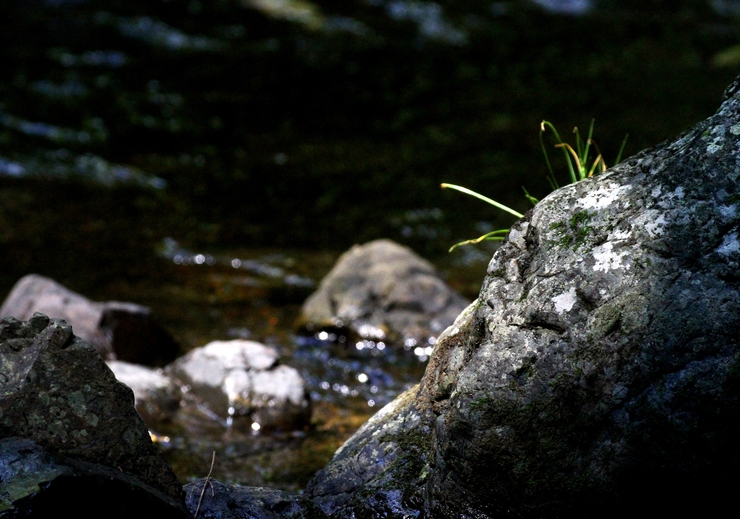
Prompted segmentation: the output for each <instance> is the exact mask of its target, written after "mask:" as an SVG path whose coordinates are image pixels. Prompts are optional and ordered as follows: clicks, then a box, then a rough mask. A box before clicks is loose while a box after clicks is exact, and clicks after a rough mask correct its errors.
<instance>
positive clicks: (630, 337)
mask: <svg viewBox="0 0 740 519" xmlns="http://www.w3.org/2000/svg"><path fill="white" fill-rule="evenodd" d="M738 329H740V78H738V80H736V81H735V83H733V85H732V86H731V87H730V88H729V89H728V90H727V93H726V97H725V100H724V102H723V104H722V106H721V107H720V109H719V111H718V112H717V113H716V114H715V115H714V116H713V117H711V118H709V119H707V120H706V121H703V122H702V123H700V124H698V125H697V126H696V127H694V128H693V129H691V130H689V131H687V132H686V133H684V134H683V135H681V136H680V137H678V138H677V139H675V140H673V141H670V142H667V143H664V144H661V145H659V146H657V147H656V148H653V149H651V150H648V151H645V152H642V153H640V154H638V155H636V156H634V157H633V158H631V159H630V160H628V161H626V162H624V163H622V164H620V165H619V166H617V167H615V168H612V169H611V170H609V171H608V172H606V173H604V174H602V175H599V176H597V177H595V178H590V179H587V180H584V181H581V182H578V183H576V184H573V185H569V186H566V187H564V188H562V189H559V190H558V191H556V192H554V193H552V194H551V195H550V196H548V197H547V198H545V199H544V200H542V201H541V202H540V203H539V204H537V206H536V207H535V208H534V209H533V210H532V211H530V212H529V213H527V215H525V217H524V218H522V219H521V220H520V221H518V222H517V223H516V224H515V225H514V226H513V227H512V229H511V232H510V233H509V236H508V238H507V240H506V241H505V242H504V243H503V245H502V247H501V248H500V249H499V250H498V251H497V252H496V253H495V255H494V257H493V259H492V260H491V262H490V265H489V268H488V275H487V277H486V279H485V281H484V284H483V287H482V289H481V292H480V296H479V298H478V300H477V301H476V302H474V303H473V304H472V305H471V306H470V307H468V309H467V310H466V311H465V312H463V313H462V314H461V315H460V316H459V318H458V320H457V321H456V323H455V324H454V325H453V326H451V327H450V328H448V329H447V330H446V331H445V333H444V334H442V336H441V337H440V338H439V340H438V342H437V345H436V347H435V350H434V352H433V354H432V357H431V359H430V363H429V365H428V367H427V370H426V373H425V375H424V378H423V380H422V382H421V386H420V388H419V389H417V390H412V391H411V393H406V394H404V395H403V396H401V397H399V399H398V400H396V401H395V402H393V403H391V404H389V406H388V407H387V408H385V409H384V410H382V411H381V412H380V413H379V415H378V416H376V417H375V418H373V419H372V420H371V421H370V422H368V424H367V425H366V426H365V427H363V428H362V429H361V430H360V431H358V433H357V434H356V435H355V436H354V437H353V438H351V439H350V440H349V441H348V442H347V444H346V445H345V446H343V447H342V448H341V449H340V450H339V451H338V452H337V454H336V455H335V457H334V459H333V460H332V461H331V462H330V463H329V465H328V466H327V467H326V468H324V469H323V470H322V471H321V472H320V473H319V474H318V475H317V476H316V477H315V478H314V479H313V481H312V482H310V483H309V485H308V488H307V489H306V491H305V493H304V497H305V498H306V499H308V500H309V501H310V502H311V503H312V504H313V505H315V506H316V507H317V508H318V509H320V510H322V511H323V513H324V514H325V515H327V516H331V517H342V518H343V517H347V518H349V517H417V516H423V517H440V518H441V517H478V518H487V517H546V518H547V517H623V516H626V515H633V514H634V513H636V512H637V511H639V512H640V513H643V514H647V515H650V514H657V513H660V515H671V514H680V515H687V514H701V515H704V516H707V515H724V514H726V513H727V510H731V509H734V508H735V502H734V491H735V486H736V482H737V479H736V475H737V467H738V466H739V463H740V445H739V444H738V441H737V440H738V438H740V420H738V418H737V417H738V413H739V412H740V334H738Z"/></svg>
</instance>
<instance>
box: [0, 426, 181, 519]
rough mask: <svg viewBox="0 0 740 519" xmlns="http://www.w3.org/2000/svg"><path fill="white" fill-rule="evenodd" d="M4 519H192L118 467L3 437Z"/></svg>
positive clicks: (0, 491) (0, 512) (0, 495)
mask: <svg viewBox="0 0 740 519" xmlns="http://www.w3.org/2000/svg"><path fill="white" fill-rule="evenodd" d="M0 482H1V484H0V516H2V517H3V519H11V518H20V517H56V516H58V515H59V511H60V510H65V511H70V512H71V511H74V517H91V518H92V517H111V518H120V519H127V518H130V517H137V516H138V517H157V518H162V519H165V518H166V519H170V518H172V519H187V518H188V517H190V515H189V514H188V513H187V511H186V509H185V507H184V506H183V504H182V500H180V499H177V500H176V499H173V498H172V497H170V496H167V495H165V494H163V493H161V492H159V491H158V490H156V489H154V488H152V487H150V486H148V485H146V484H144V483H142V482H141V481H139V480H137V479H136V478H132V477H131V476H129V475H127V474H125V473H123V472H121V471H120V470H118V469H113V468H111V467H106V466H104V465H99V464H96V463H90V462H83V461H80V460H78V459H73V458H64V457H59V456H55V455H53V454H51V453H50V452H49V451H48V450H46V449H44V448H43V447H41V446H40V445H38V444H37V443H36V442H34V441H32V440H29V439H26V438H14V437H11V438H3V439H0Z"/></svg>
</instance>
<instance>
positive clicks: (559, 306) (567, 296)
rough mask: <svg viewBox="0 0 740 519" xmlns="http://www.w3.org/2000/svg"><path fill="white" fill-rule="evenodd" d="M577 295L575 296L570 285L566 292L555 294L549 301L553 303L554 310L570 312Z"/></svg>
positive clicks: (573, 289)
mask: <svg viewBox="0 0 740 519" xmlns="http://www.w3.org/2000/svg"><path fill="white" fill-rule="evenodd" d="M577 300H578V296H576V289H575V288H573V287H571V288H570V290H568V291H567V292H565V293H563V294H560V295H559V296H555V297H553V298H552V299H551V301H552V302H553V303H554V304H555V311H556V312H557V313H559V314H562V313H563V312H570V311H571V309H572V308H573V305H575V304H576V301H577Z"/></svg>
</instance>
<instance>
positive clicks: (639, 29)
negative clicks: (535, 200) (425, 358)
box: [0, 0, 738, 288]
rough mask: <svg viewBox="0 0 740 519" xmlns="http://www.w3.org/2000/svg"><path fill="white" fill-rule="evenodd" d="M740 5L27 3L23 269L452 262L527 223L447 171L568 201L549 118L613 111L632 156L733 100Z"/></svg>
mask: <svg viewBox="0 0 740 519" xmlns="http://www.w3.org/2000/svg"><path fill="white" fill-rule="evenodd" d="M560 3H561V4H569V2H560ZM570 4H578V2H570ZM736 4H737V2H726V1H725V2H708V1H698V0H693V1H688V0H685V1H670V2H669V1H659V0H656V1H644V0H642V1H639V2H638V1H619V2H613V1H608V0H601V1H598V2H592V9H591V10H590V11H588V12H586V13H582V14H578V15H574V14H564V13H558V12H554V11H552V10H549V9H546V8H543V7H542V6H541V5H539V4H536V3H533V2H527V1H523V0H521V1H509V2H483V1H473V0H466V1H459V0H458V1H454V2H453V1H448V0H440V1H438V2H435V3H433V2H399V1H386V0H354V1H342V2H338V1H331V0H318V1H315V2H313V3H303V4H300V5H302V6H304V7H307V8H308V9H307V10H305V11H303V14H304V15H305V14H306V13H308V16H304V18H303V19H302V20H298V21H296V20H295V19H293V20H291V19H288V18H290V16H288V17H287V18H286V16H285V15H283V16H282V17H281V16H276V15H274V13H273V14H272V15H271V14H270V13H269V12H268V11H266V9H265V8H264V7H262V8H258V7H259V5H260V2H256V1H255V2H251V1H250V0H244V1H241V2H240V1H237V0H155V1H152V0H147V1H139V0H127V1H125V2H123V1H111V0H105V1H104V0H45V1H44V0H7V1H4V2H2V5H1V6H0V20H3V21H2V22H0V24H2V31H0V38H1V39H2V45H0V59H2V62H3V66H2V67H0V247H2V250H3V253H2V254H1V255H0V272H2V275H1V276H0V284H1V285H2V286H3V287H9V286H10V285H11V284H12V283H13V282H14V281H15V280H16V279H17V278H18V277H19V276H21V275H23V274H25V273H28V272H31V271H34V272H39V273H42V274H46V275H49V276H52V277H55V278H57V279H59V280H60V281H62V282H69V283H71V284H72V285H73V286H76V287H79V288H86V287H91V288H92V287H99V284H100V282H101V281H106V280H110V279H111V278H118V279H139V278H142V277H143V278H146V277H148V276H151V275H152V273H153V272H154V273H156V272H159V271H160V270H161V269H160V268H159V267H158V261H159V260H158V259H157V256H156V248H157V246H158V245H160V244H161V243H162V240H163V239H164V238H165V237H167V236H170V237H174V238H176V239H177V240H179V241H180V242H182V243H185V244H188V245H190V246H193V247H196V246H202V247H211V248H214V249H218V248H229V247H236V246H239V247H277V248H285V247H290V248H303V249H305V248H309V249H322V250H335V251H340V250H343V249H345V248H347V247H348V246H349V245H351V244H353V243H358V242H363V241H366V240H369V239H373V238H378V237H390V238H393V239H396V240H398V241H401V242H403V243H406V244H409V245H411V246H413V247H414V248H415V249H416V250H418V251H419V252H421V253H423V254H426V255H428V256H430V257H434V256H435V255H442V254H445V251H446V249H447V247H448V246H449V245H450V244H451V243H453V242H454V241H457V240H459V239H462V238H469V237H473V236H476V235H478V234H481V233H482V232H483V231H486V230H492V229H495V228H500V227H506V226H508V225H509V224H510V223H511V220H510V219H509V218H508V217H507V216H506V215H504V214H502V213H498V212H496V211H495V210H494V209H492V208H489V207H487V206H485V205H484V204H482V203H479V202H477V201H473V200H472V199H468V198H466V197H464V195H461V194H459V193H453V192H449V191H443V190H441V189H440V188H439V184H440V183H441V182H450V183H458V184H462V185H465V186H468V187H470V188H472V189H475V190H477V191H480V192H482V193H485V194H487V195H489V196H492V197H494V198H496V199H497V200H499V201H501V202H504V203H507V204H509V205H511V206H513V207H515V208H516V209H518V210H520V211H524V210H526V209H527V208H528V202H527V201H526V199H525V198H524V197H523V196H522V193H521V186H526V187H527V189H528V190H529V191H530V192H531V193H533V194H534V195H535V196H538V197H541V196H544V195H545V194H546V193H547V192H548V189H549V188H548V184H547V182H546V181H545V173H546V169H545V163H544V161H543V159H542V155H541V151H540V149H539V141H538V137H537V134H538V130H539V123H540V121H542V119H547V120H549V121H551V122H553V123H554V124H555V125H556V126H557V128H559V130H560V132H561V135H562V136H563V137H564V138H565V139H566V140H569V139H570V137H571V134H570V130H571V129H572V128H573V127H574V126H576V125H577V126H579V127H580V128H581V129H582V130H583V129H585V127H587V125H588V124H589V121H590V120H591V119H592V118H593V119H595V120H596V131H595V138H596V141H597V143H598V144H599V146H600V148H601V149H602V151H604V153H605V157H606V160H607V162H608V163H611V162H612V160H613V159H614V155H615V154H616V151H617V149H618V147H619V144H620V143H621V141H622V138H623V137H624V135H625V134H626V133H629V135H630V137H629V141H628V145H627V150H626V154H627V155H630V154H633V153H635V152H637V151H639V150H640V149H643V148H645V147H648V146H651V145H653V144H656V143H658V142H660V141H662V140H664V139H666V138H668V137H671V136H673V135H675V134H677V133H679V132H681V131H683V130H684V129H686V128H688V127H689V126H691V125H692V124H694V123H695V122H697V121H699V120H701V119H703V118H705V117H707V116H708V115H710V114H711V113H713V112H714V110H715V109H716V108H717V106H718V105H719V102H720V100H721V94H722V91H723V89H724V88H725V87H726V86H727V85H728V84H729V83H730V82H731V80H732V79H733V77H734V76H735V74H736V72H737V70H736V69H737V68H738V67H737V66H736V65H735V64H733V62H732V61H730V63H729V65H728V64H727V62H725V66H724V67H717V66H715V65H714V63H716V60H715V57H716V56H717V55H718V53H721V52H723V51H726V50H727V49H729V48H731V47H732V46H733V45H735V44H736V43H737V42H738V25H737V24H736V22H735V19H734V18H733V16H732V13H733V11H734V9H736V7H737V6H736ZM261 5H263V6H264V5H265V3H264V2H263V3H262V4H261ZM291 5H295V2H294V3H293V4H291ZM300 5H299V7H300ZM289 15H290V13H289ZM293 15H295V12H294V13H293ZM294 18H295V16H294ZM556 159H557V157H556ZM556 167H558V168H560V169H559V170H560V173H561V175H563V176H562V177H561V179H562V181H565V170H564V169H563V168H562V164H558V163H557V162H556ZM165 185H166V187H163V186H165ZM157 275H158V274H157Z"/></svg>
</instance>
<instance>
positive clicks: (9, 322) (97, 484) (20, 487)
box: [0, 314, 184, 517]
mask: <svg viewBox="0 0 740 519" xmlns="http://www.w3.org/2000/svg"><path fill="white" fill-rule="evenodd" d="M0 440H4V441H3V443H2V448H1V449H0V451H1V452H2V457H0V475H2V478H1V479H2V484H3V485H2V486H0V490H2V492H0V493H2V494H7V495H2V496H0V498H2V499H3V500H4V501H3V502H2V503H0V507H1V508H5V509H14V510H15V512H12V511H9V512H8V513H9V514H10V515H9V516H13V515H12V514H13V513H16V514H20V515H18V516H19V517H20V516H23V517H25V516H24V515H23V510H27V509H32V508H33V507H34V506H37V505H38V506H39V507H43V506H47V505H48V506H49V507H51V508H49V509H53V508H54V504H55V503H56V504H57V505H60V504H61V503H66V502H68V501H65V500H64V499H66V498H64V496H65V495H69V492H74V493H75V494H74V495H77V496H79V495H81V494H82V492H81V490H80V489H83V488H84V489H93V488H100V489H105V492H108V491H110V492H113V493H116V495H117V496H118V499H121V502H124V501H126V500H127V498H126V495H129V494H127V492H133V493H134V494H136V496H137V497H134V495H133V494H130V495H131V498H132V499H137V500H139V499H144V500H145V501H146V500H150V501H154V502H158V503H160V504H162V506H163V507H164V508H166V509H170V510H174V511H175V512H173V513H175V516H177V515H178V513H179V512H177V510H180V512H182V511H183V510H184V508H183V505H184V503H183V500H182V490H181V486H180V483H179V482H178V480H177V477H176V476H175V474H174V473H173V472H172V470H171V469H170V467H169V466H168V465H167V463H166V462H165V461H164V459H163V458H162V457H161V454H160V453H159V451H158V450H157V448H156V446H155V445H154V444H153V443H152V441H151V439H150V437H149V432H148V430H147V427H146V425H144V422H143V421H142V419H141V417H140V416H139V415H138V414H137V412H136V410H135V409H134V398H133V394H132V393H131V390H130V389H129V388H128V387H126V386H124V385H123V384H121V383H120V382H118V381H117V380H116V378H115V377H114V376H113V373H112V372H111V371H110V369H108V367H107V366H106V365H105V362H104V361H103V359H102V358H101V357H100V356H99V355H98V354H97V353H96V351H95V350H94V349H93V348H92V347H91V346H90V345H89V344H87V343H86V342H85V341H83V340H81V339H79V338H78V337H76V336H75V335H74V334H73V333H72V328H71V327H70V326H69V324H67V323H66V322H65V321H62V320H50V319H49V318H48V317H47V316H45V315H42V314H35V315H34V316H32V317H31V319H30V320H29V321H18V320H17V319H14V318H6V319H3V320H2V321H0ZM24 467H25V468H24ZM113 473H115V474H116V476H120V477H116V478H113V479H111V474H113ZM59 478H63V479H59ZM29 482H32V484H29ZM52 482H54V484H53V485H52V487H53V488H55V489H56V490H55V491H53V492H52V491H49V492H46V491H45V492H41V493H39V489H41V490H44V489H46V490H48V489H49V488H51V487H50V485H51V483H52ZM11 490H12V495H11V492H10V491H11ZM118 491H120V492H118ZM86 492H92V496H94V495H95V492H94V491H92V490H86ZM106 495H107V494H106ZM37 499H40V501H37ZM56 499H58V500H57V501H55V500H56ZM16 505H17V506H16ZM157 506H159V505H157ZM57 509H59V506H57ZM157 509H159V508H157ZM99 510H107V509H106V508H105V507H103V508H99ZM114 516H115V517H118V516H117V515H114Z"/></svg>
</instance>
